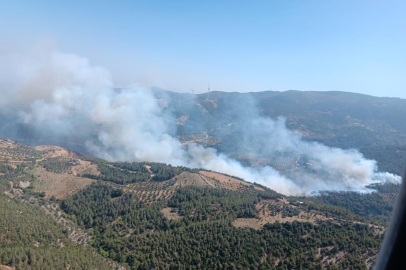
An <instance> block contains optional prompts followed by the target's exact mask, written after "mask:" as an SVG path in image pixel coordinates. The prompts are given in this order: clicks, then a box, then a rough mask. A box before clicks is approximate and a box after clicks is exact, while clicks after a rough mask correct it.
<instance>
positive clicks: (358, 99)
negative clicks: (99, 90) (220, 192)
mask: <svg viewBox="0 0 406 270" xmlns="http://www.w3.org/2000/svg"><path fill="white" fill-rule="evenodd" d="M116 91H121V89H116ZM153 91H154V93H155V95H156V98H157V99H158V102H159V103H160V104H161V106H162V107H164V108H165V110H166V112H167V113H168V115H171V116H172V117H171V118H168V121H171V122H172V124H173V125H171V126H172V127H173V130H171V132H172V133H173V134H172V135H176V136H177V137H178V138H179V139H180V141H181V142H182V143H183V144H184V145H186V144H187V143H190V142H196V143H198V144H203V145H205V146H210V147H214V148H216V149H218V150H219V151H221V152H224V153H226V154H228V155H230V156H233V157H234V158H237V159H239V160H240V161H241V162H242V163H243V164H245V165H247V166H251V165H254V164H261V158H263V157H261V156H253V155H252V153H251V152H250V149H246V148H244V146H243V145H242V144H241V141H240V138H239V133H240V131H241V129H243V127H244V123H248V122H249V121H252V119H255V118H256V117H269V118H272V119H276V118H277V117H280V116H282V117H284V118H286V126H287V127H288V128H289V129H290V130H292V131H295V132H297V133H300V134H302V135H303V138H304V139H305V140H308V141H317V142H321V143H323V144H325V145H327V146H331V147H339V148H343V149H349V148H355V149H359V150H360V151H361V152H362V153H363V154H364V155H365V156H366V157H367V158H369V159H375V160H377V161H378V166H379V169H380V170H382V171H388V172H391V173H395V174H398V175H402V174H403V172H404V165H405V164H406V120H405V119H406V100H404V99H399V98H381V97H373V96H367V95H362V94H355V93H347V92H311V91H285V92H276V91H264V92H252V93H236V92H219V91H213V92H210V93H209V95H208V94H207V93H204V94H197V95H192V94H188V93H175V92H170V91H166V90H162V89H158V88H153ZM0 116H1V117H0V136H2V137H6V138H7V137H8V138H12V139H16V140H19V141H21V142H24V143H28V144H32V145H38V144H56V145H60V146H64V147H68V148H69V149H72V150H75V151H78V152H81V153H85V154H88V153H87V149H86V147H85V146H84V142H85V141H86V140H88V139H89V137H83V135H77V134H75V133H73V134H69V136H61V135H60V136H58V137H53V136H52V134H49V133H44V132H41V131H38V130H32V129H30V128H29V127H27V126H26V125H24V124H22V123H18V122H16V117H10V116H6V115H4V116H2V115H0ZM254 154H255V153H254Z"/></svg>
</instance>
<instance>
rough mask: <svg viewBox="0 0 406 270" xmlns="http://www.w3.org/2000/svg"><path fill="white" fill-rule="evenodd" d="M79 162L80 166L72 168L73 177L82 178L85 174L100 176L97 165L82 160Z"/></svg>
mask: <svg viewBox="0 0 406 270" xmlns="http://www.w3.org/2000/svg"><path fill="white" fill-rule="evenodd" d="M77 161H78V164H77V165H75V166H72V167H71V168H70V171H71V173H72V174H73V175H75V176H80V175H83V174H92V175H96V176H98V175H100V172H99V170H98V168H97V165H96V164H93V163H91V162H90V161H86V160H81V159H78V160H77Z"/></svg>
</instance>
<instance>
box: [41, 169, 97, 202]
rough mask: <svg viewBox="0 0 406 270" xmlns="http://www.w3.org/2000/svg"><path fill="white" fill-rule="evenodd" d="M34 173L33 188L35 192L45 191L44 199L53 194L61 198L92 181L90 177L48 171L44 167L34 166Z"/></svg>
mask: <svg viewBox="0 0 406 270" xmlns="http://www.w3.org/2000/svg"><path fill="white" fill-rule="evenodd" d="M35 175H36V176H37V181H36V182H35V184H34V190H35V191H36V192H45V198H46V199H49V198H51V197H52V196H55V198H56V199H63V198H65V197H67V196H69V195H73V194H75V193H76V192H78V191H79V190H81V189H83V188H85V187H86V186H88V185H90V184H91V183H92V182H94V180H92V179H89V178H83V177H77V176H74V175H71V174H66V173H64V174H57V173H52V172H48V171H46V170H45V169H44V168H36V170H35Z"/></svg>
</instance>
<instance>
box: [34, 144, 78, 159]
mask: <svg viewBox="0 0 406 270" xmlns="http://www.w3.org/2000/svg"><path fill="white" fill-rule="evenodd" d="M34 149H35V150H37V151H40V152H42V153H43V155H44V157H59V156H69V157H72V158H78V157H79V156H78V154H76V153H75V152H73V151H70V150H68V149H65V148H63V147H60V146H57V145H39V146H36V147H35V148H34Z"/></svg>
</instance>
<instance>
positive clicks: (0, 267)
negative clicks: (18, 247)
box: [0, 265, 15, 270]
mask: <svg viewBox="0 0 406 270" xmlns="http://www.w3.org/2000/svg"><path fill="white" fill-rule="evenodd" d="M0 270H15V267H11V266H7V265H0Z"/></svg>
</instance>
